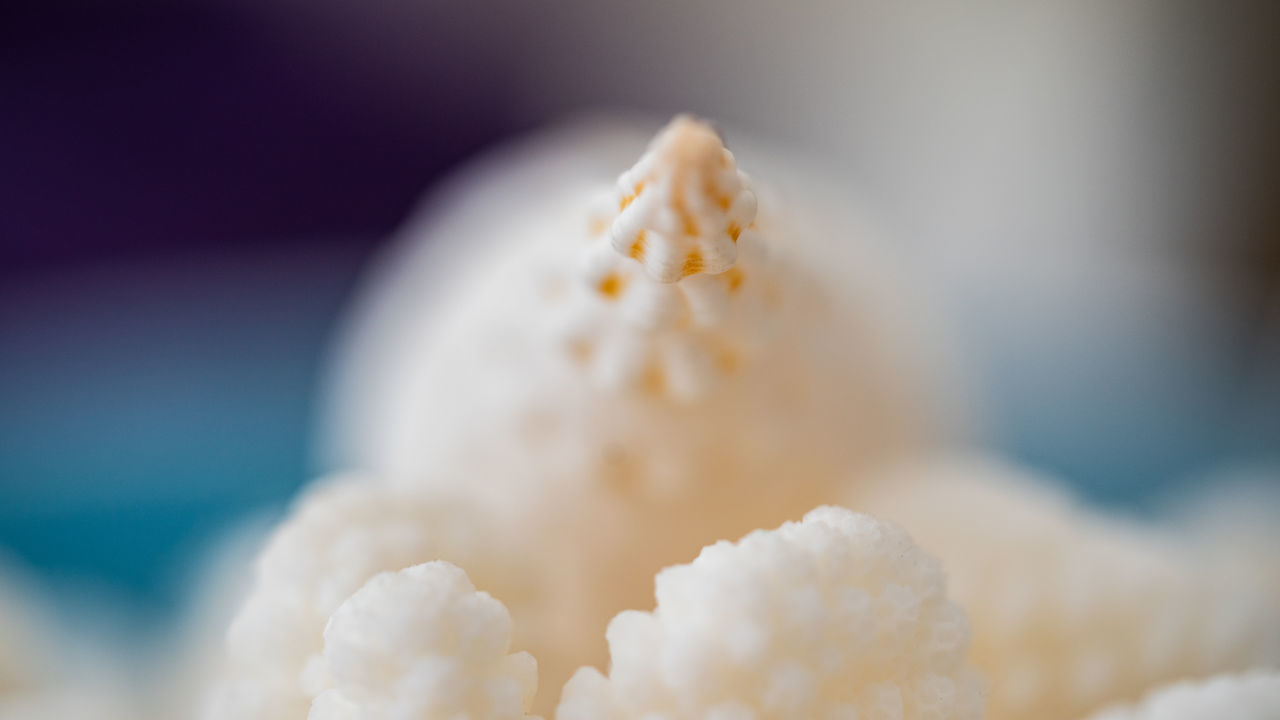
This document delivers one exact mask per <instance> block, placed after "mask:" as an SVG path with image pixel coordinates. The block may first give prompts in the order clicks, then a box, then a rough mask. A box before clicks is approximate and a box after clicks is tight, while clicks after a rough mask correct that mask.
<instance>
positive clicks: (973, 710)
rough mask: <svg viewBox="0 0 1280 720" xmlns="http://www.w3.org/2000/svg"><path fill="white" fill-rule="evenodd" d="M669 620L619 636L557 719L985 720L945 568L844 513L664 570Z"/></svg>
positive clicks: (659, 613) (721, 547) (621, 619)
mask: <svg viewBox="0 0 1280 720" xmlns="http://www.w3.org/2000/svg"><path fill="white" fill-rule="evenodd" d="M656 595H657V600H658V605H657V609H656V610H654V611H653V612H651V613H647V612H636V611H630V612H624V613H622V614H620V615H618V617H617V618H615V619H614V621H613V623H611V624H610V626H609V648H610V655H611V658H612V663H611V667H610V671H609V675H608V677H605V676H604V675H601V674H600V673H599V672H598V671H596V670H595V669H594V668H585V669H583V670H580V671H579V672H578V674H577V675H575V676H574V678H573V679H572V680H571V681H570V682H569V684H568V686H566V688H565V692H564V698H563V701H562V704H561V706H560V710H559V712H558V713H557V718H558V720H642V719H647V718H663V719H664V720H701V719H702V718H717V719H719V718H724V719H726V720H728V719H734V720H737V719H738V718H750V719H752V720H783V719H784V718H786V719H792V718H821V719H824V720H825V719H828V718H830V719H836V718H840V719H850V718H897V719H899V720H924V719H925V718H928V719H929V720H977V719H978V718H980V717H981V716H982V690H981V686H980V683H979V681H978V680H977V677H976V675H975V674H974V673H973V671H972V670H971V669H970V668H969V666H968V665H967V664H966V662H965V651H966V649H967V646H968V642H969V626H968V623H967V622H966V620H965V617H964V613H963V612H962V611H961V610H960V608H959V607H957V606H956V605H954V604H953V603H951V602H950V601H949V600H948V599H947V597H946V584H945V582H944V579H943V575H942V571H941V569H940V567H939V566H938V563H937V562H936V561H935V560H934V559H933V558H932V557H930V556H929V555H927V554H925V553H924V552H923V551H922V550H920V549H919V548H918V547H916V545H915V544H914V543H913V542H912V540H911V538H910V537H908V536H907V534H906V533H905V532H904V531H903V530H901V529H900V528H898V527H896V526H894V525H892V524H889V523H883V522H880V521H878V520H876V519H874V518H872V517H869V516H867V515H860V514H857V513H853V512H850V511H848V510H844V509H841V508H835V507H823V508H819V509H817V510H814V511H812V512H810V513H809V514H808V515H806V516H805V518H804V520H803V521H801V522H793V523H787V524H785V525H783V526H782V527H781V528H778V529H777V530H773V531H767V532H766V531H757V532H753V533H751V534H750V535H747V536H746V537H745V538H743V539H742V540H741V541H739V542H737V543H729V542H720V543H717V544H715V545H712V546H709V547H707V548H704V549H703V551H702V553H701V554H700V555H699V556H698V558H697V559H696V560H694V561H693V562H692V563H690V564H688V565H680V566H676V567H671V568H668V569H666V570H663V571H662V572H661V573H660V574H659V575H658V578H657V592H656Z"/></svg>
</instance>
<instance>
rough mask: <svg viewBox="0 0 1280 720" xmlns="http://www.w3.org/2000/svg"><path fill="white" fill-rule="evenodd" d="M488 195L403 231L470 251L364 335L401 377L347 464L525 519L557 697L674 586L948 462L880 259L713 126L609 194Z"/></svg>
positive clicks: (685, 128) (677, 129) (372, 403)
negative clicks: (780, 528) (860, 486)
mask: <svg viewBox="0 0 1280 720" xmlns="http://www.w3.org/2000/svg"><path fill="white" fill-rule="evenodd" d="M629 139H634V138H633V137H632V138H629ZM628 152H629V153H631V154H632V155H631V157H634V153H635V145H632V146H631V149H630V150H629V151H628ZM610 154H612V153H606V154H605V157H608V155H610ZM558 159H559V155H556V157H555V158H554V159H551V160H548V161H547V162H546V163H545V165H546V166H547V167H554V166H555V165H556V161H558ZM553 160H554V161H553ZM625 162H626V160H625V159H624V160H623V161H622V162H621V163H619V164H617V165H615V166H613V168H612V170H611V172H614V173H616V172H617V171H618V170H620V169H622V168H625V167H626V165H625ZM766 168H767V165H766ZM496 174H497V175H501V177H500V178H495V179H492V180H493V183H494V185H490V184H489V183H487V182H486V183H478V182H476V181H475V179H474V178H473V179H472V184H471V186H470V187H471V188H477V187H481V186H483V190H484V192H477V193H476V194H477V196H478V197H477V198H472V197H471V196H470V195H469V194H467V193H464V194H463V199H462V200H459V198H458V197H457V196H453V197H451V198H450V199H451V201H452V202H454V203H455V204H457V205H461V206H466V205H467V202H466V201H467V200H468V199H469V200H471V204H472V205H474V207H469V208H465V209H466V210H467V212H466V213H464V216H463V217H462V218H461V219H456V218H455V219H452V220H449V219H448V217H449V213H447V212H446V213H444V215H445V216H446V219H445V220H442V221H441V222H442V223H443V224H439V225H435V226H434V227H435V230H434V231H424V230H423V229H422V228H421V227H414V228H413V229H412V230H413V232H414V233H415V235H414V236H413V237H412V238H410V239H411V240H412V241H414V242H421V241H423V240H424V239H425V238H427V237H428V236H431V239H432V241H433V242H436V243H437V244H440V245H449V244H455V245H456V244H459V243H462V244H468V245H475V246H477V247H478V248H479V249H476V250H474V252H472V253H469V256H468V257H467V258H465V259H464V261H463V262H456V263H450V262H447V261H445V262H441V263H439V264H438V266H437V273H438V275H436V276H433V277H432V278H429V279H422V280H419V281H418V282H419V283H420V284H422V285H423V286H427V285H430V286H432V287H434V288H435V294H434V295H433V296H432V297H431V299H430V302H424V303H423V304H421V305H418V306H413V307H410V305H411V303H410V302H409V301H408V300H406V299H405V298H404V297H401V298H399V299H398V300H396V301H395V303H393V304H396V303H402V304H396V307H399V308H400V310H401V311H402V312H403V314H404V316H405V320H404V321H403V323H404V324H403V325H400V324H398V323H397V322H396V321H395V318H394V316H390V315H388V316H383V317H381V318H373V317H372V316H371V320H372V319H381V320H383V321H384V322H388V323H390V324H391V325H394V326H395V327H397V328H398V329H399V334H398V335H397V336H396V338H395V339H394V347H393V346H392V344H391V343H392V341H390V340H388V344H387V345H386V346H385V347H383V351H384V352H382V353H379V355H380V357H381V358H382V360H381V362H385V363H390V364H393V365H394V366H395V367H390V366H387V367H384V368H382V369H381V370H379V371H377V372H375V371H373V370H369V371H368V373H367V377H366V376H361V375H360V374H358V373H356V374H352V375H350V376H349V377H350V378H351V381H352V382H353V383H355V384H356V385H359V387H352V386H348V387H345V388H342V393H341V394H343V395H344V396H345V397H351V398H355V397H358V398H360V400H359V402H356V401H352V402H353V404H352V405H351V406H348V408H339V409H340V410H344V411H345V415H344V417H343V418H342V422H343V424H344V425H346V426H350V427H351V428H352V429H351V431H350V435H347V436H345V437H344V438H342V439H345V440H347V441H348V443H347V444H348V446H350V445H351V444H354V445H355V448H354V449H353V450H352V451H351V454H350V455H349V457H348V458H346V462H350V463H354V464H355V465H357V466H359V467H367V468H369V469H371V470H373V471H375V472H377V473H378V475H379V477H386V478H390V481H391V482H398V483H402V484H404V485H405V486H407V487H414V488H419V489H420V488H438V487H439V486H440V484H441V483H443V482H447V481H448V479H450V478H455V477H459V476H462V477H467V478H471V479H473V480H472V482H470V483H469V484H468V486H467V491H468V493H469V494H470V495H471V498H472V499H473V500H475V502H476V511H477V512H478V513H481V515H483V516H485V517H489V516H492V515H498V516H501V517H503V518H514V520H513V522H512V523H511V527H512V528H514V529H516V530H518V533H519V536H520V538H521V542H522V543H524V544H525V545H526V546H527V547H529V548H531V549H532V550H534V552H533V553H532V555H531V557H532V562H533V563H534V565H533V572H535V573H536V574H537V575H538V576H539V577H540V578H542V579H543V583H542V585H543V587H545V588H546V589H547V595H546V596H545V598H544V599H545V601H546V606H545V610H546V612H545V617H547V618H549V620H548V622H547V626H548V627H550V626H552V625H554V627H555V628H556V630H555V638H556V642H555V643H554V644H553V646H549V647H545V648H544V647H538V648H530V649H531V650H532V651H533V652H534V653H535V654H536V655H537V657H538V660H539V663H540V672H541V674H542V677H543V678H544V682H545V683H546V684H547V685H549V686H551V687H559V686H560V685H562V684H563V682H564V680H566V679H567V678H568V676H569V674H570V673H571V672H572V671H573V670H574V669H575V668H577V667H578V666H579V665H582V664H583V663H584V662H586V663H603V662H604V660H605V658H606V648H605V645H604V643H603V641H602V637H603V635H604V629H605V627H606V626H607V624H608V622H609V620H610V619H611V618H612V617H613V616H614V615H615V614H617V613H618V612H619V611H620V610H623V609H626V608H644V607H646V603H648V602H649V601H650V600H651V597H652V588H651V582H650V579H651V578H652V577H653V574H654V573H656V572H657V571H658V570H660V569H661V568H663V567H666V566H668V565H671V564H673V563H678V562H683V561H685V560H686V559H687V558H688V554H689V552H690V551H691V550H692V549H695V548H699V547H702V546H703V545H706V544H708V543H711V542H714V541H716V540H719V539H721V538H733V537H740V536H742V535H743V534H744V533H747V532H749V531H751V530H753V529H756V528H761V527H776V526H777V525H778V524H779V523H780V522H782V521H783V520H785V519H787V518H793V517H798V516H799V515H801V514H802V513H804V512H805V511H807V510H809V509H810V508H813V507H815V506H817V505H820V504H823V503H828V502H839V501H842V500H843V499H844V496H843V493H844V489H845V487H846V486H847V484H848V482H849V477H850V475H849V470H850V468H853V467H861V466H865V465H867V464H869V463H870V462H871V459H872V458H876V459H881V458H883V456H885V455H896V454H897V453H900V452H906V451H907V449H908V448H912V447H915V446H916V445H917V444H918V443H923V442H925V441H926V438H932V437H934V435H935V433H934V430H935V429H936V428H933V427H932V426H931V419H932V418H933V417H935V414H934V413H932V412H928V411H925V410H923V407H924V405H926V404H929V402H930V401H929V400H925V398H931V397H933V395H932V394H930V393H926V392H921V391H920V388H921V387H924V386H928V385H930V384H931V383H930V382H929V381H927V380H924V379H921V378H920V377H917V375H923V374H924V373H922V372H921V373H917V370H919V368H920V364H919V363H918V362H916V360H917V358H916V357H915V355H914V349H915V348H914V346H913V345H911V343H909V342H908V343H906V344H905V345H904V344H903V343H902V342H901V341H902V340H903V338H904V336H910V335H911V333H908V332H906V331H904V328H909V327H911V326H912V322H910V321H907V320H904V319H903V318H902V314H901V313H899V312H897V311H896V310H894V309H892V308H894V307H896V306H895V305H894V303H893V302H892V301H891V300H887V299H886V296H887V297H888V298H892V297H893V296H894V294H893V292H892V285H889V289H888V290H886V287H885V285H886V283H884V282H883V280H884V278H883V276H882V274H880V273H879V272H878V271H877V270H878V268H879V266H880V264H879V263H878V262H877V261H876V260H874V259H872V260H868V259H867V255H868V253H863V252H862V250H863V249H865V248H866V244H865V241H866V237H865V236H864V234H863V233H861V232H860V230H859V227H858V224H857V223H856V222H855V221H850V220H849V219H848V218H846V217H844V216H843V215H840V216H838V219H835V220H831V219H828V217H829V215H830V210H831V208H835V209H836V212H837V213H838V212H840V211H841V210H842V208H843V205H844V204H847V195H845V196H843V197H839V198H837V199H836V201H834V202H827V203H820V204H821V205H822V206H823V207H826V208H827V209H828V213H827V214H825V215H824V214H823V213H822V212H808V210H809V207H810V206H811V205H812V203H808V204H807V203H806V198H805V197H803V196H807V195H809V193H808V192H801V193H799V196H796V195H793V196H792V197H788V198H787V199H786V200H785V201H783V200H780V199H779V196H778V195H777V193H776V192H775V191H771V190H770V189H769V188H768V187H767V186H762V185H757V184H755V183H754V182H753V181H752V180H751V179H750V178H748V177H747V174H746V173H745V172H744V171H742V170H741V169H740V168H739V160H738V158H737V156H736V155H735V154H734V153H733V152H731V151H730V150H729V149H728V148H726V146H725V144H724V142H723V140H722V139H721V137H720V135H719V134H718V133H717V132H716V131H715V130H714V129H712V128H711V127H710V126H709V125H708V124H707V123H705V122H702V121H699V120H695V119H692V118H687V117H682V118H677V119H676V120H675V121H673V122H672V123H671V124H670V125H669V126H668V127H667V128H665V129H664V130H662V131H661V132H660V133H658V135H657V136H656V137H655V138H654V139H653V141H652V142H651V143H650V145H649V146H648V148H647V150H645V151H644V153H643V154H642V156H641V157H640V159H639V161H638V162H636V163H635V165H634V166H633V167H632V168H631V169H630V170H626V171H625V172H623V173H622V175H621V176H620V177H619V178H618V180H617V181H616V182H613V183H611V182H610V181H609V180H608V178H607V176H605V177H602V178H601V182H600V183H599V184H598V185H592V186H591V187H586V183H585V182H582V178H581V177H579V178H578V181H579V182H578V183H577V184H574V183H572V182H569V183H566V184H565V185H563V186H562V187H558V188H545V187H543V186H542V185H543V184H544V183H543V182H540V181H539V180H538V179H537V178H533V179H531V178H530V177H524V179H523V180H521V176H520V175H519V174H518V173H496ZM615 177H616V176H615ZM554 179H555V178H553V180H554ZM779 181H780V184H781V185H783V186H788V184H787V182H786V178H783V177H779ZM788 187H794V186H788ZM799 187H800V188H801V189H803V185H800V186H799ZM837 187H838V186H837ZM504 188H505V192H506V193H509V194H503V193H502V192H500V191H502V190H503V189H504ZM464 189H465V188H464ZM530 197H538V198H540V201H539V202H537V203H532V202H529V201H528V199H529V198H530ZM593 197H594V201H593ZM508 201H509V202H508ZM446 207H451V206H446ZM476 217H483V218H484V220H483V222H482V221H480V220H476ZM480 230H483V232H479V231H480ZM478 235H479V236H483V237H478ZM869 254H870V256H871V257H872V258H874V253H873V252H872V253H869ZM846 256H849V257H846ZM417 262H418V261H417V260H415V261H414V263H406V264H408V265H413V264H415V263H417ZM421 262H423V263H424V264H426V261H425V260H422V261H421ZM390 285H394V286H396V287H399V288H400V290H401V291H405V292H408V291H409V290H411V289H412V288H408V287H407V285H406V286H399V285H397V284H396V283H394V282H392V283H390ZM441 287H443V288H447V291H446V290H442V289H440V288H441ZM410 294H412V293H410ZM357 324H358V323H357ZM388 327H389V326H388ZM387 332H390V330H387ZM370 352H371V353H372V351H370ZM921 354H922V355H927V354H925V353H921ZM904 356H910V357H904ZM364 383H367V384H364ZM939 394H941V393H939ZM351 407H355V408H357V409H356V410H354V411H352V410H350V409H349V408H351ZM360 408H363V410H361V409H360ZM340 440H341V439H340ZM780 478H786V481H785V482H783V481H780V480H779V479H780ZM467 568H468V571H470V566H469V565H468V566H467ZM504 600H505V598H504ZM512 612H513V615H514V616H515V617H516V618H517V625H518V627H519V626H522V625H523V623H521V622H520V618H521V612H520V611H519V610H518V609H517V608H515V607H513V608H512ZM550 709H551V708H550V706H548V707H544V708H540V710H541V711H542V712H544V713H545V712H548V711H549V710H550Z"/></svg>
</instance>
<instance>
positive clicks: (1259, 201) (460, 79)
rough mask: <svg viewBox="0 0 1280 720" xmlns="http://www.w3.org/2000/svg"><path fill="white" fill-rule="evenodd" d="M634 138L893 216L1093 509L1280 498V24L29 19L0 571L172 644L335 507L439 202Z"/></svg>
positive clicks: (8, 88)
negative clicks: (659, 122)
mask: <svg viewBox="0 0 1280 720" xmlns="http://www.w3.org/2000/svg"><path fill="white" fill-rule="evenodd" d="M601 109H605V110H613V111H627V110H639V111H644V112H647V113H655V114H657V115H666V114H672V113H675V112H679V111H692V112H696V113H699V114H702V115H705V116H708V117H711V118H714V119H716V120H718V121H721V122H723V123H725V124H726V126H728V127H732V128H741V129H742V130H744V131H749V132H751V133H752V134H754V135H756V136H760V137H764V138H767V139H769V140H771V141H774V142H775V143H777V144H780V145H783V146H786V147H790V148H793V149H794V151H795V152H796V153H798V154H802V155H809V156H812V157H815V158H821V159H822V160H823V161H824V162H826V163H828V164H831V165H835V166H838V167H839V168H840V169H841V170H842V171H844V172H846V173H847V174H849V175H851V176H853V177H855V178H857V180H858V182H859V185H860V187H861V191H862V196H861V197H859V198H857V203H858V204H859V205H860V206H863V207H869V208H871V209H872V210H873V211H874V213H875V215H876V218H877V220H878V221H879V224H880V225H881V226H883V227H884V228H886V229H887V230H888V233H887V235H888V239H889V240H890V241H891V243H892V244H893V245H894V246H895V248H896V249H897V251H900V252H901V253H903V255H904V256H906V257H909V258H910V259H911V262H912V263H917V264H918V266H919V267H921V268H924V269H927V270H928V272H929V277H930V278H931V279H930V282H931V283H933V284H936V285H938V286H937V287H931V288H929V290H930V292H931V294H933V295H934V296H936V297H940V298H942V300H943V302H942V303H941V304H942V306H943V307H942V311H943V313H944V315H945V318H946V320H947V322H948V324H949V327H951V329H952V332H953V334H954V336H955V339H956V340H957V341H958V343H959V346H960V347H959V353H960V356H961V357H963V358H964V359H965V365H966V368H965V369H966V371H967V372H969V373H970V374H971V376H972V381H973V388H972V394H973V397H974V399H975V404H976V407H977V409H978V412H979V415H980V417H981V418H982V423H981V427H980V428H976V429H975V432H977V433H978V434H979V436H980V437H981V438H982V439H983V442H985V443H987V444H989V445H990V446H992V447H994V448H997V449H999V450H1001V451H1003V452H1006V453H1008V454H1010V455H1012V456H1013V457H1015V458H1019V459H1021V460H1023V461H1024V462H1026V463H1028V464H1030V465H1032V466H1035V467H1039V468H1042V469H1045V470H1047V471H1049V472H1051V473H1055V474H1057V475H1059V476H1061V477H1064V478H1067V479H1069V480H1070V481H1071V482H1073V483H1075V484H1076V485H1077V487H1078V488H1079V490H1080V491H1081V492H1082V493H1083V494H1084V495H1086V496H1087V497H1089V498H1091V499H1093V500H1095V501H1097V502H1099V503H1106V504H1110V505H1114V506H1118V507H1122V508H1125V509H1130V510H1137V511H1142V510H1144V509H1146V508H1149V507H1150V506H1151V505H1152V504H1153V503H1156V502H1158V501H1159V499H1160V498H1162V497H1163V496H1165V495H1166V494H1168V493H1170V492H1173V491H1175V490H1178V489H1180V488H1185V487H1186V486H1188V485H1189V484H1193V483H1196V482H1205V480H1204V478H1207V477H1212V476H1213V474H1214V473H1215V472H1216V471H1217V470H1218V469H1220V468H1226V467H1234V468H1240V467H1242V466H1246V465H1248V466H1253V465H1256V464H1262V465H1265V464H1266V463H1274V462H1276V461H1278V460H1280V197H1278V196H1277V192H1278V191H1280V12H1278V11H1277V7H1276V6H1275V5H1274V4H1271V3H1209V2H1202V3H1193V2H1176V1H1174V2H1147V1H1138V2H1126V3H1076V2H1067V1H1065V0H1064V1H1055V2H1046V3H1024V2H1013V1H1011V0H981V1H980V2H972V3H950V4H945V3H928V2H915V1H912V2H894V3H871V2H867V3H862V2H853V3H836V2H831V3H827V2H820V1H818V0H795V1H792V2H787V3H781V2H778V3H767V2H731V1H729V0H702V1H699V2H671V3H634V2H620V1H617V0H605V1H596V2H549V3H525V2H510V1H508V2H500V3H474V4H471V3H457V2H439V1H437V0H397V1H395V2H377V3H356V2H343V1H341V0H308V1H307V2H302V1H300V0H255V1H254V2H249V1H248V0H244V1H242V2H241V1H237V0H189V1H187V2H178V3H175V2H128V1H121V2H74V3H73V2H63V1H61V0H41V1H39V2H36V1H34V0H30V1H24V0H19V1H18V2H17V3H16V4H14V3H13V2H10V3H8V4H6V6H5V7H4V8H3V9H0V548H4V551H5V552H7V553H9V554H12V555H14V556H16V558H17V559H18V561H19V562H21V563H23V564H25V565H29V566H31V567H33V568H35V570H36V572H37V573H38V575H39V576H40V577H41V578H42V581H43V582H46V583H49V584H52V585H53V586H54V587H59V588H82V587H91V588H94V589H95V591H96V592H97V593H99V594H101V595H105V596H109V597H113V598H115V602H116V604H117V605H118V607H119V608H121V609H122V612H123V613H124V614H125V615H128V616H131V617H133V618H135V619H136V621H137V622H138V624H139V625H140V626H143V627H163V626H164V623H165V621H166V619H167V618H169V617H171V616H172V615H173V612H174V611H175V609H176V608H178V607H179V606H180V605H181V604H182V603H183V602H184V599H185V598H186V597H187V595H188V594H189V590H188V588H189V586H190V582H191V578H192V573H193V569H192V568H193V567H195V566H196V565H197V564H198V562H199V558H200V557H201V556H202V553H204V552H205V551H206V549H207V548H208V547H209V544H210V543H211V542H213V541H214V540H215V539H216V538H218V537H219V536H220V535H221V534H223V533H225V532H227V529H228V528H230V527H233V526H234V525H235V524H237V523H241V522H243V521H244V520H245V518H247V517H249V516H250V515H251V514H252V513H253V512H256V511H260V510H262V509H267V510H270V509H272V508H276V509H278V508H279V507H281V506H282V505H283V503H284V502H286V500H287V499H288V498H289V496H290V495H291V494H292V493H293V492H294V491H295V489H296V488H297V487H298V486H299V485H300V484H301V483H303V482H304V481H305V480H307V479H308V478H309V476H310V474H311V473H312V471H313V467H314V466H313V464H312V458H313V457H314V455H313V452H312V451H313V447H312V445H311V443H312V438H313V437H314V433H313V430H314V424H315V414H316V412H315V411H316V407H317V394H318V393H317V390H318V384H319V380H320V374H321V371H322V368H323V363H324V354H325V351H326V348H327V346H328V344H329V343H330V341H331V340H332V337H333V333H334V331H335V327H336V323H337V320H338V318H339V314H340V312H341V309H342V308H343V307H344V304H345V303H346V302H347V301H348V299H349V296H350V294H351V293H352V291H353V288H354V287H355V285H356V282H357V279H358V277H359V275H360V272H361V269H362V266H363V265H364V263H365V262H366V261H367V260H368V259H369V258H370V257H371V255H372V254H373V253H375V252H376V251H377V250H378V249H379V248H380V247H382V246H383V245H384V244H385V242H386V238H387V237H388V235H389V234H390V233H391V232H392V231H393V230H394V228H396V227H397V225H398V224H399V223H400V222H401V221H402V220H403V219H404V218H405V217H406V215H407V214H408V213H409V212H410V210H411V209H412V207H413V205H414V203H415V200H416V199H417V198H418V197H419V195H420V193H421V192H422V191H424V190H425V189H427V188H429V187H430V186H431V184H432V183H433V182H434V181H436V180H437V179H439V178H441V177H442V176H443V175H444V174H445V173H447V172H448V171H449V169H450V168H452V167H454V166H456V165H457V164H458V163H460V162H462V161H464V160H466V159H467V158H469V157H471V156H473V155H474V154H475V153H477V152H478V151H479V150H481V149H482V148H484V147H486V145H488V144H490V143H493V142H495V141H499V140H502V139H504V138H508V137H511V136H512V135H514V134H516V133H519V132H522V131H527V130H530V129H533V128H536V127H539V126H542V125H545V124H548V123H552V122H555V121H557V120H562V119H566V118H571V117H574V116H576V115H579V114H581V113H584V112H591V111H597V110H601ZM730 142H732V137H730ZM1237 472H1238V470H1237Z"/></svg>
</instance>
